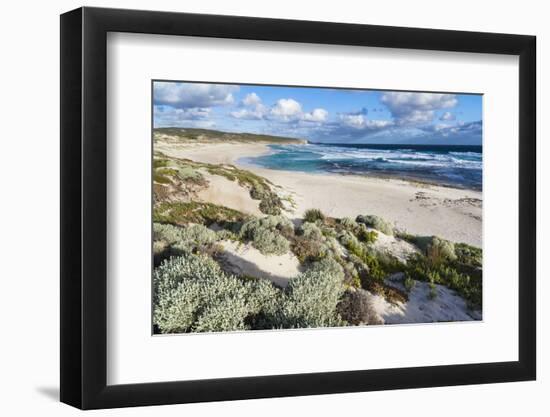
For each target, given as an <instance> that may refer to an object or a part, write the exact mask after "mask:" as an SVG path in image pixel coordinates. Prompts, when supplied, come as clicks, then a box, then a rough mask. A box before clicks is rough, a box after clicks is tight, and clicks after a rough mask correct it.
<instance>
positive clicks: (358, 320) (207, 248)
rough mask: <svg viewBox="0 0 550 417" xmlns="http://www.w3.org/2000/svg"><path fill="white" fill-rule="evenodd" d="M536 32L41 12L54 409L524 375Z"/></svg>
mask: <svg viewBox="0 0 550 417" xmlns="http://www.w3.org/2000/svg"><path fill="white" fill-rule="evenodd" d="M535 66H536V65H535V37H532V36H524V35H509V34H493V33H475V32H458V31H446V30H431V29H415V28H398V27H385V26H371V25H356V24H340V23H327V22H310V21H292V20H276V19H264V18H251V17H234V16H214V15H197V14H183V13H167V12H150V11H135V10H116V9H100V8H87V7H85V8H80V9H77V10H74V11H71V12H68V13H65V14H63V15H62V16H61V220H62V221H61V401H63V402H65V403H67V404H70V405H73V406H75V407H79V408H82V409H93V408H111V407H125V406H139V405H155V404H173V403H188V402H200V401H218V400H234V399H247V398H264V397H277V396H297V395H314V394H326V393H343V392H356V391H369V390H387V389H401V388H420V387H434V386H445V385H461V384H480V383H495V382H506V381H523V380H533V379H535V375H536V351H535V346H536V330H535V329H536V317H535V311H536V307H535V301H536V297H535V291H536V275H535V253H536V251H535V249H536V233H535V232H536V224H535V220H536V204H535V201H536V194H535V172H536V165H535V162H536V157H535V156H536V155H535V152H536V147H535V104H536V94H535Z"/></svg>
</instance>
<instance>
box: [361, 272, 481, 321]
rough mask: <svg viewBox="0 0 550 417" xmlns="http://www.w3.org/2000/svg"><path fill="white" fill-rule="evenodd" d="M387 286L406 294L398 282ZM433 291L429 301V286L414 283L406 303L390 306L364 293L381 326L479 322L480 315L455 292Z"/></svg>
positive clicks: (380, 298)
mask: <svg viewBox="0 0 550 417" xmlns="http://www.w3.org/2000/svg"><path fill="white" fill-rule="evenodd" d="M397 275H399V274H397ZM386 282H387V283H389V284H390V285H392V286H395V287H396V288H398V289H400V290H403V291H404V290H405V289H404V287H403V286H402V285H401V283H400V280H397V281H395V280H394V281H392V280H391V279H388V280H386ZM435 291H436V294H437V295H436V296H435V298H433V299H431V298H430V297H429V293H430V287H429V285H428V283H426V282H420V281H415V285H414V287H413V288H412V289H411V291H410V292H409V294H408V296H409V299H408V301H406V302H404V303H402V302H399V301H397V302H394V303H390V302H389V301H387V300H386V299H385V298H384V297H383V296H381V295H375V294H372V293H370V292H368V291H367V293H368V296H369V302H370V304H371V306H372V308H373V309H374V311H375V312H376V314H377V315H378V316H379V317H380V318H381V319H382V321H383V323H384V324H408V323H433V322H448V321H472V320H481V313H480V312H479V311H472V310H470V309H469V308H468V305H467V303H466V301H465V300H464V299H463V298H462V297H460V296H459V295H457V294H456V292H455V291H453V290H451V289H449V288H447V287H445V286H443V285H437V284H436V286H435Z"/></svg>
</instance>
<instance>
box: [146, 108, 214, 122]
mask: <svg viewBox="0 0 550 417" xmlns="http://www.w3.org/2000/svg"><path fill="white" fill-rule="evenodd" d="M153 111H154V119H155V126H157V127H160V126H181V125H182V123H187V122H190V121H192V122H198V121H201V124H202V125H204V122H206V119H207V118H208V117H209V116H210V114H211V111H210V109H209V108H203V107H197V108H191V109H176V108H174V107H170V106H157V105H156V106H154V108H153ZM209 124H210V125H212V122H209Z"/></svg>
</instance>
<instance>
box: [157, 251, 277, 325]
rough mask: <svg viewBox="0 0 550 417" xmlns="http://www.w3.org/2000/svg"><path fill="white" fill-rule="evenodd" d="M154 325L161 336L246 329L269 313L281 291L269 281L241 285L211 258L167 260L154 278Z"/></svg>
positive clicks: (197, 256) (247, 282)
mask: <svg viewBox="0 0 550 417" xmlns="http://www.w3.org/2000/svg"><path fill="white" fill-rule="evenodd" d="M153 283H154V293H153V303H154V312H153V320H154V323H155V324H156V325H157V326H158V327H159V329H160V331H161V333H183V332H190V331H193V332H211V331H227V330H242V329H247V328H249V326H248V324H247V321H249V320H250V317H252V316H255V315H258V314H262V313H263V312H264V310H265V311H266V312H267V313H269V314H273V310H274V309H275V308H276V307H274V306H277V305H278V304H279V302H278V298H277V297H278V296H279V292H280V291H279V290H277V289H276V288H275V287H273V286H272V285H271V284H270V283H269V282H268V281H264V282H256V281H243V280H240V279H238V278H237V277H235V276H232V275H227V274H225V273H224V272H223V271H222V270H221V269H220V267H219V265H218V264H216V262H214V261H213V260H212V259H211V258H210V257H207V256H202V255H192V254H187V255H184V256H180V257H175V258H171V259H170V260H168V261H165V262H164V263H162V265H161V266H160V267H158V268H156V269H155V271H154V276H153Z"/></svg>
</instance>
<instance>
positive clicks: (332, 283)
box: [153, 132, 482, 333]
mask: <svg viewBox="0 0 550 417" xmlns="http://www.w3.org/2000/svg"><path fill="white" fill-rule="evenodd" d="M186 134H188V132H187V133H186ZM197 134H199V133H197ZM199 135H200V134H199ZM153 169H154V171H153V181H154V184H153V187H154V188H153V189H154V192H155V202H154V206H153V220H154V224H153V252H154V265H155V269H154V323H155V331H156V332H160V333H181V332H183V333H185V332H210V331H224V330H232V331H235V330H246V329H279V328H302V327H322V326H342V325H369V324H380V323H381V319H380V317H379V316H378V315H377V314H376V312H375V311H374V308H373V305H372V298H371V297H372V294H378V295H381V296H383V297H384V298H385V299H386V300H387V301H389V302H394V303H396V302H402V303H404V302H406V301H407V299H408V297H409V295H410V293H411V291H413V290H414V288H415V286H416V285H417V282H418V281H424V282H426V283H427V288H428V290H427V291H428V292H427V294H426V295H427V297H428V298H430V299H435V298H436V297H437V294H438V285H443V286H446V287H448V288H451V289H453V290H455V291H456V293H457V294H459V295H460V296H462V297H463V298H464V299H465V300H467V302H468V304H469V307H470V308H472V309H481V302H482V250H481V249H479V248H475V247H472V246H469V245H466V244H463V243H453V242H450V241H447V240H445V239H441V238H439V237H436V236H414V235H409V234H406V233H404V232H400V231H397V230H395V229H394V227H393V225H392V224H391V223H389V222H387V221H385V220H384V219H383V218H381V217H378V216H373V215H368V214H367V215H360V216H357V218H356V219H352V218H341V219H337V218H332V217H330V216H328V215H326V214H324V213H323V212H322V211H320V210H318V209H310V210H307V211H306V212H305V213H304V216H303V221H302V222H300V221H297V222H296V225H295V224H294V223H293V222H291V221H290V220H289V219H288V218H287V217H286V216H285V215H283V214H282V208H283V205H282V202H281V199H280V198H279V197H278V195H277V193H276V192H275V190H276V187H275V186H274V185H273V184H272V183H270V182H269V181H267V180H266V179H264V178H262V177H260V176H257V175H255V174H253V173H251V172H249V171H246V170H242V169H239V168H236V167H234V166H231V165H211V164H205V163H196V162H193V161H189V160H184V159H171V158H167V157H165V156H163V155H161V154H158V155H156V158H155V160H154V165H153ZM208 175H218V176H223V177H225V178H226V179H228V180H230V181H235V182H238V183H239V184H240V185H241V186H242V187H245V188H247V189H248V190H249V191H250V196H251V197H252V198H254V199H256V200H259V207H260V210H261V211H262V212H263V213H264V215H263V216H260V217H255V216H251V215H247V214H244V213H242V212H240V211H237V210H234V209H231V208H228V207H224V206H220V205H216V204H212V203H206V202H199V201H196V199H193V193H194V192H196V190H198V189H201V187H204V186H206V185H207V178H208ZM163 193H165V194H163ZM174 195H176V197H177V198H174ZM384 235H387V236H394V237H393V239H395V240H398V241H399V240H406V241H408V242H410V243H411V244H413V245H414V246H416V248H418V249H417V252H415V253H414V254H412V255H410V256H409V257H408V258H405V257H403V256H401V257H400V258H399V259H398V258H397V257H395V256H393V255H392V253H390V252H388V249H385V248H387V246H384V245H385V242H387V241H388V239H389V238H388V237H387V236H384ZM228 240H230V241H237V242H238V243H239V245H248V246H251V247H254V248H256V249H257V250H258V251H259V252H260V253H261V254H262V255H263V256H266V257H269V256H272V255H284V254H289V255H295V256H296V258H297V259H298V261H299V263H300V269H299V271H303V272H301V273H298V272H296V274H297V275H296V276H294V277H293V278H291V279H290V280H289V281H288V285H287V286H286V287H285V288H281V287H278V286H276V285H274V284H272V283H271V282H270V281H268V280H267V279H265V278H258V277H254V276H244V275H243V276H239V275H235V274H232V273H230V272H228V271H233V270H232V269H228V268H227V267H226V266H224V264H223V262H222V259H221V258H222V257H221V256H220V255H222V253H223V251H224V246H223V245H224V244H227V241H228ZM415 250H416V249H415ZM400 259H401V260H400ZM233 272H234V271H233ZM398 273H399V274H398ZM394 274H396V275H394ZM400 276H402V278H399V277H400ZM396 277H397V278H396ZM388 278H391V279H388ZM394 280H400V282H401V283H402V286H400V285H397V286H396V285H394V284H393V282H394ZM421 288H422V289H423V290H424V288H425V285H423V286H422V287H421Z"/></svg>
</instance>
